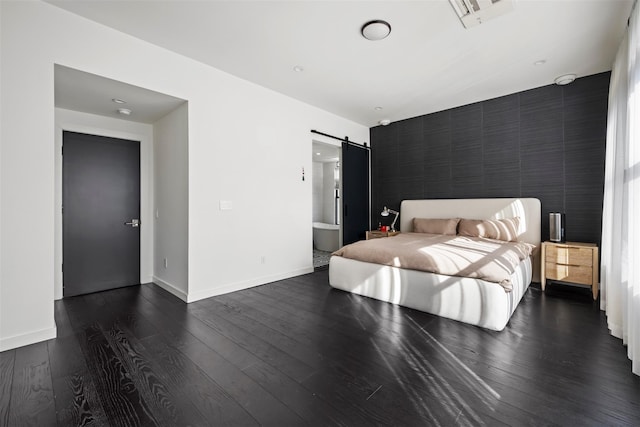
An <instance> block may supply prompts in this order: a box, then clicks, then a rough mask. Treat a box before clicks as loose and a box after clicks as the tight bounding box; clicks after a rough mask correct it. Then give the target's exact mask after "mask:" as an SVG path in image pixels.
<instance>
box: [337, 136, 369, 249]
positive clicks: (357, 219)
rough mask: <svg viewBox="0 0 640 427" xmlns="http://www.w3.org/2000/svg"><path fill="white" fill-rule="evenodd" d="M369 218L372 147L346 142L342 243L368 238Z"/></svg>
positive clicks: (343, 153) (344, 147)
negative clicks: (370, 154)
mask: <svg viewBox="0 0 640 427" xmlns="http://www.w3.org/2000/svg"><path fill="white" fill-rule="evenodd" d="M369 218H370V215H369V149H368V148H365V147H362V146H359V145H355V144H351V143H347V142H343V143H342V244H344V245H347V244H349V243H353V242H356V241H358V240H364V239H365V236H366V231H367V230H369Z"/></svg>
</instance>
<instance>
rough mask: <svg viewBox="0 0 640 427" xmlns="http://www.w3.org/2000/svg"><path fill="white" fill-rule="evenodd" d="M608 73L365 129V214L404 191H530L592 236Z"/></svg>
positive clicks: (476, 194)
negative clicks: (368, 191)
mask: <svg viewBox="0 0 640 427" xmlns="http://www.w3.org/2000/svg"><path fill="white" fill-rule="evenodd" d="M609 78H610V73H608V72H607V73H602V74H596V75H593V76H589V77H583V78H580V79H577V80H576V81H575V82H574V83H572V84H570V85H567V86H556V85H549V86H544V87H540V88H536V89H532V90H528V91H524V92H519V93H515V94H512V95H507V96H504V97H500V98H496V99H490V100H487V101H482V102H479V103H475V104H470V105H465V106H462V107H458V108H453V109H450V110H446V111H440V112H437V113H433V114H428V115H425V116H420V117H414V118H412V119H408V120H403V121H400V122H395V123H391V124H390V125H389V126H378V127H375V128H372V129H371V148H372V165H373V168H372V169H373V170H372V215H373V217H372V223H373V224H378V222H381V221H382V223H383V224H384V223H385V221H387V220H386V219H385V218H381V217H380V216H379V212H380V211H381V210H382V207H383V206H384V205H386V206H388V207H390V208H392V209H398V208H399V207H400V202H401V201H402V200H405V199H423V198H424V199H438V198H442V199H447V198H483V197H536V198H538V199H540V201H541V203H542V236H541V237H542V239H543V240H547V239H548V236H549V221H548V213H549V212H556V211H558V212H565V213H566V220H567V238H568V239H569V240H574V241H584V242H596V243H598V244H599V243H600V233H601V223H602V198H603V189H604V154H605V138H606V125H607V101H608V99H607V98H608V91H609Z"/></svg>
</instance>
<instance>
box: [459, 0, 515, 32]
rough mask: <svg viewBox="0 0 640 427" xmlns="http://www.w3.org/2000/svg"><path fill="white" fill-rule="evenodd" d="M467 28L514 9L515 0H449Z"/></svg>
mask: <svg viewBox="0 0 640 427" xmlns="http://www.w3.org/2000/svg"><path fill="white" fill-rule="evenodd" d="M449 2H450V3H451V6H453V9H454V10H455V11H456V13H457V14H458V17H459V18H460V21H462V25H464V27H465V28H471V27H475V26H476V25H480V24H482V23H483V22H486V21H488V20H490V19H493V18H495V17H497V16H500V15H504V14H505V13H507V12H510V11H512V10H513V0H449Z"/></svg>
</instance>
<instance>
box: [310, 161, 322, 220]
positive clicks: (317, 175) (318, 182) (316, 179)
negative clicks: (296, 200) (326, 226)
mask: <svg viewBox="0 0 640 427" xmlns="http://www.w3.org/2000/svg"><path fill="white" fill-rule="evenodd" d="M312 164H313V174H312V176H313V191H312V193H313V222H323V221H324V175H323V173H324V167H323V166H322V162H313V163H312Z"/></svg>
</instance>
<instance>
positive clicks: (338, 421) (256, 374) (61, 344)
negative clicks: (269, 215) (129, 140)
mask: <svg viewBox="0 0 640 427" xmlns="http://www.w3.org/2000/svg"><path fill="white" fill-rule="evenodd" d="M327 273H328V272H327V271H326V270H323V271H316V272H315V273H312V274H308V275H305V276H300V277H296V278H292V279H288V280H283V281H279V282H275V283H271V284H268V285H264V286H259V287H255V288H252V289H248V290H244V291H240V292H235V293H232V294H227V295H223V296H219V297H215V298H209V299H207V300H203V301H199V302H196V303H192V304H189V305H187V304H184V303H183V302H182V301H180V300H178V299H177V298H175V297H173V296H172V295H170V294H168V293H167V292H165V291H164V290H162V289H160V288H159V287H157V286H155V285H143V286H136V287H129V288H122V289H117V290H113V291H108V292H101V293H96V294H91V295H85V296H80V297H74V298H69V299H65V300H62V301H57V302H56V303H55V314H56V323H57V327H58V338H56V339H54V340H50V341H47V342H43V343H38V344H34V345H31V346H27V347H22V348H19V349H16V350H10V351H6V352H3V353H0V425H2V426H17V425H33V426H48V425H58V426H71V425H79V426H102V425H105V426H106V425H112V426H137V425H140V426H153V425H159V426H173V425H175V426H187V425H191V426H209V425H215V426H218V425H227V426H254V425H265V426H302V425H313V426H316V425H318V426H320V425H321V426H334V425H335V426H369V425H384V426H387V425H388V426H427V425H442V426H453V425H457V426H499V425H510V426H520V425H522V426H547V425H548V426H553V425H571V426H603V425H606V426H611V425H616V426H625V425H628V426H638V425H640V378H639V377H637V376H634V375H633V374H632V373H631V366H630V362H629V360H628V359H627V357H626V349H625V348H624V347H623V346H622V344H621V343H620V341H618V340H617V339H615V338H612V337H611V336H610V335H609V334H608V332H607V328H606V320H605V316H604V315H603V313H602V312H600V310H599V309H598V306H597V303H594V302H593V301H592V300H591V296H590V293H589V292H588V291H586V292H582V290H581V289H573V288H566V287H561V286H558V285H553V284H550V285H549V286H548V288H547V293H546V294H543V293H542V292H541V291H540V289H538V288H534V287H532V288H530V290H529V291H528V292H527V294H526V295H525V297H524V299H523V301H522V302H521V303H520V306H519V307H518V309H517V310H516V312H515V314H514V316H513V317H512V319H511V321H510V323H509V324H508V325H507V328H506V329H505V330H504V331H502V332H492V331H487V330H484V329H481V328H477V327H474V326H470V325H465V324H462V323H459V322H455V321H451V320H447V319H442V318H439V317H436V316H432V315H429V314H426V313H421V312H418V311H414V310H410V309H405V308H402V307H398V306H394V305H391V304H387V303H383V302H379V301H375V300H371V299H368V298H363V297H358V296H355V295H351V294H348V293H345V292H341V291H337V290H333V289H331V288H330V287H329V285H328V278H327Z"/></svg>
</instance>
